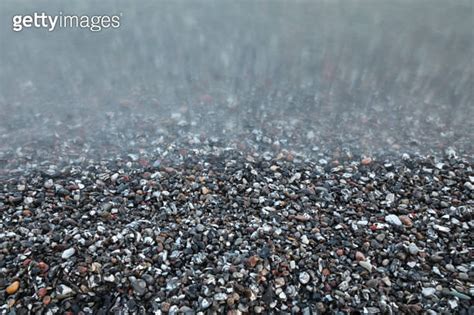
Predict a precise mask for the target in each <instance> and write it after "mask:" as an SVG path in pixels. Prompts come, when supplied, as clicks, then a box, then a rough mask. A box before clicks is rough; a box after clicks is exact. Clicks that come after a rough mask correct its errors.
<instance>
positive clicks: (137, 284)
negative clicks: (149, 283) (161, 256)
mask: <svg viewBox="0 0 474 315" xmlns="http://www.w3.org/2000/svg"><path fill="white" fill-rule="evenodd" d="M128 279H129V280H130V284H131V285H132V287H133V290H135V292H136V293H137V294H138V295H143V294H145V293H146V291H147V289H146V282H145V280H142V279H137V278H135V277H133V276H132V277H129V278H128Z"/></svg>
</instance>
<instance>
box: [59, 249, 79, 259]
mask: <svg viewBox="0 0 474 315" xmlns="http://www.w3.org/2000/svg"><path fill="white" fill-rule="evenodd" d="M75 253H76V250H75V249H74V248H73V247H71V248H68V249H66V250H65V251H64V252H63V253H62V255H61V258H62V259H68V258H70V257H72V256H73V255H74V254H75Z"/></svg>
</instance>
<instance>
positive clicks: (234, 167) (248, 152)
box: [0, 106, 474, 314]
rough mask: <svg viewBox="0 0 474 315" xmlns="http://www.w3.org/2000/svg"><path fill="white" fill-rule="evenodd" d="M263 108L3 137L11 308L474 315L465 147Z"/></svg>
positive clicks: (166, 114)
mask: <svg viewBox="0 0 474 315" xmlns="http://www.w3.org/2000/svg"><path fill="white" fill-rule="evenodd" d="M384 108H385V107H384ZM386 108H388V109H386V110H390V109H389V108H390V107H386ZM267 109H268V110H267V111H266V114H265V115H268V116H267V117H262V116H259V115H261V112H260V111H258V110H251V109H249V111H248V112H246V111H242V112H239V115H240V116H239V119H238V120H234V119H235V117H236V116H235V115H234V116H232V115H229V117H227V118H226V115H224V114H225V113H230V112H231V110H232V109H229V108H225V106H223V108H217V107H216V108H214V109H213V110H215V111H217V112H219V111H221V112H220V115H217V116H211V115H202V114H196V113H193V112H192V109H190V108H188V111H186V110H183V112H184V114H183V113H181V111H180V112H179V113H176V110H175V109H172V108H171V109H168V110H167V109H166V108H160V110H161V111H160V112H159V113H157V112H156V110H154V111H151V112H148V111H147V110H146V109H144V112H143V113H142V112H140V111H135V110H124V111H121V110H117V111H112V112H107V113H103V114H101V113H98V114H97V115H96V116H95V117H93V118H90V120H89V119H87V118H80V119H79V118H78V117H75V116H72V117H64V118H61V116H60V115H59V114H58V115H59V116H58V117H56V118H54V119H53V118H51V121H52V122H53V123H50V124H45V125H44V126H43V125H42V126H38V130H36V129H35V132H33V131H32V130H31V129H28V128H27V127H25V129H15V128H12V129H8V128H6V129H5V133H4V136H3V138H2V140H3V141H2V142H1V144H0V163H1V168H0V240H1V241H0V290H1V291H0V298H1V300H2V304H1V306H0V309H1V312H2V313H3V312H4V313H12V314H15V313H17V314H24V313H46V314H51V313H52V314H54V313H58V314H64V313H67V312H69V313H73V314H109V313H117V314H127V313H137V314H160V313H162V314H163V313H170V314H180V313H192V312H195V313H199V312H201V313H205V312H211V313H217V314H223V313H226V312H228V311H231V310H233V311H234V312H235V313H236V314H238V313H239V312H240V313H251V314H253V313H278V314H279V313H281V314H292V313H293V314H318V313H325V312H327V313H335V314H341V313H343V312H344V313H351V312H365V313H377V312H379V313H389V314H390V313H395V314H397V313H403V314H405V313H422V312H427V313H433V312H436V313H459V314H468V313H469V312H471V313H472V304H473V301H472V297H473V294H474V289H473V288H474V286H473V281H472V279H473V276H474V271H473V265H472V244H473V238H472V230H473V228H474V220H473V204H474V203H473V200H474V198H473V197H474V195H473V190H472V189H471V188H472V184H473V180H474V173H473V167H472V141H467V140H466V139H468V138H466V137H457V136H456V137H457V138H456V137H454V136H455V134H452V137H454V138H450V136H446V138H443V137H439V134H438V133H434V132H432V128H431V127H430V128H424V127H423V124H422V123H421V122H420V123H419V124H416V126H412V125H411V124H412V121H409V120H407V121H405V120H403V119H402V122H401V125H400V130H415V131H416V132H413V133H411V132H410V133H409V134H408V135H407V134H402V133H400V136H399V137H398V138H397V135H396V133H393V134H391V136H390V137H388V136H387V137H380V138H378V137H377V136H376V135H374V133H377V132H376V131H377V130H378V131H380V132H382V129H384V128H385V125H387V124H390V121H391V119H392V118H391V117H392V116H391V115H388V113H386V112H384V111H383V110H382V112H380V111H374V113H375V114H371V113H372V112H371V111H363V112H362V113H359V112H358V111H353V112H351V115H350V116H345V118H344V117H341V121H342V123H341V124H342V125H344V126H345V127H343V128H342V127H341V128H342V129H337V128H339V127H338V126H336V125H334V124H333V123H329V122H328V123H324V122H321V124H320V125H314V124H312V121H313V120H312V119H314V115H313V114H314V113H312V112H311V110H310V109H306V110H301V112H299V111H297V110H294V109H292V108H290V109H288V110H286V111H283V110H282V111H281V112H280V109H278V108H276V109H274V110H272V109H269V108H267ZM205 112H206V111H205V110H203V113H205ZM173 113H175V114H176V115H174V116H173V115H171V114H173ZM177 114H179V115H177ZM385 114H387V115H385ZM311 115H313V118H308V117H311ZM371 115H375V116H371ZM13 116H14V115H13ZM173 117H174V118H173ZM216 117H217V118H216ZM397 117H400V116H397ZM42 118H45V117H44V116H42V115H41V114H40V115H37V114H32V115H28V114H26V113H23V115H22V117H16V118H15V119H16V120H15V119H13V118H12V119H11V121H17V122H21V124H22V125H23V126H29V125H34V124H31V122H32V121H35V120H36V121H37V120H41V119H42ZM45 120H46V119H45ZM362 121H373V122H374V128H375V130H369V129H367V127H366V125H365V124H363V123H362ZM230 122H233V123H235V125H234V127H232V128H230V129H228V128H227V127H226V126H227V125H228V124H230ZM432 123H433V124H435V125H436V124H437V123H440V124H442V120H440V119H433V120H432ZM403 124H408V125H407V126H405V125H403ZM35 126H37V125H35ZM377 126H379V127H377ZM382 126H383V128H382ZM429 126H432V125H429ZM438 127H439V128H442V126H438ZM438 127H437V128H438ZM468 127H469V125H468V124H466V130H467V129H469V128H468ZM226 128H227V129H226ZM377 128H379V129H377ZM380 128H382V129H380ZM410 128H415V129H410ZM416 128H418V129H416ZM436 130H438V129H436ZM310 131H312V133H310ZM464 131H465V130H464ZM459 134H463V129H460V130H457V134H456V135H459ZM98 135H100V136H98ZM308 135H310V137H308ZM407 139H408V140H407ZM413 143H417V145H413ZM466 183H467V184H466ZM80 312H82V313H80Z"/></svg>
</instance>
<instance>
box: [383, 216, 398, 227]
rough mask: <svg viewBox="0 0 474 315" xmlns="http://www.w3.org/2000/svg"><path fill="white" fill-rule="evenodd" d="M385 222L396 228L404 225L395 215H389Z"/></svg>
mask: <svg viewBox="0 0 474 315" xmlns="http://www.w3.org/2000/svg"><path fill="white" fill-rule="evenodd" d="M385 222H387V223H389V224H392V225H396V226H401V225H402V221H401V220H400V219H399V218H398V217H397V216H396V215H394V214H389V215H387V216H385Z"/></svg>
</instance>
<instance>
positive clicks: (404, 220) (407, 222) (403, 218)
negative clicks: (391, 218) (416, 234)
mask: <svg viewBox="0 0 474 315" xmlns="http://www.w3.org/2000/svg"><path fill="white" fill-rule="evenodd" d="M399 219H400V221H402V223H403V225H405V226H406V227H412V226H413V222H412V220H411V219H410V217H409V216H407V215H401V216H400V217H399Z"/></svg>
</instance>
